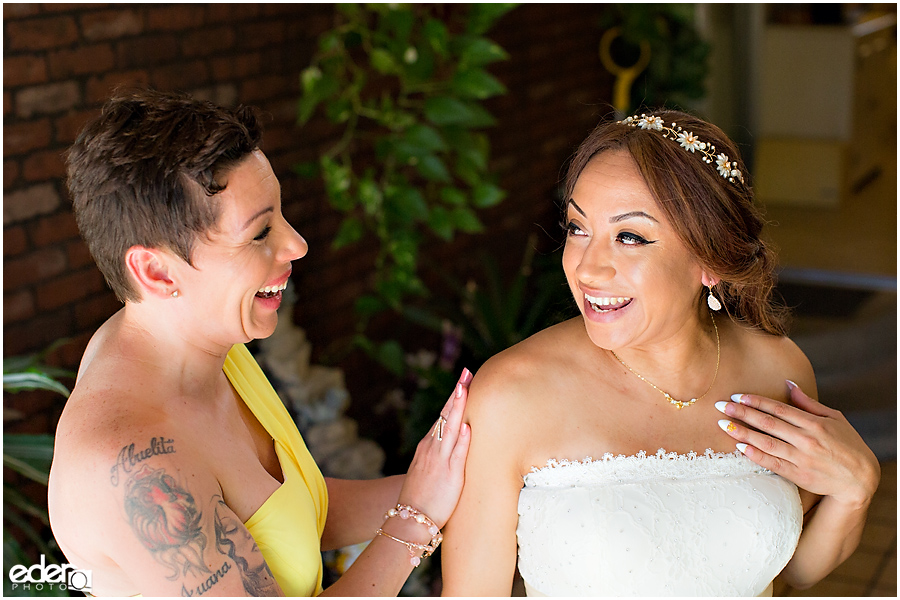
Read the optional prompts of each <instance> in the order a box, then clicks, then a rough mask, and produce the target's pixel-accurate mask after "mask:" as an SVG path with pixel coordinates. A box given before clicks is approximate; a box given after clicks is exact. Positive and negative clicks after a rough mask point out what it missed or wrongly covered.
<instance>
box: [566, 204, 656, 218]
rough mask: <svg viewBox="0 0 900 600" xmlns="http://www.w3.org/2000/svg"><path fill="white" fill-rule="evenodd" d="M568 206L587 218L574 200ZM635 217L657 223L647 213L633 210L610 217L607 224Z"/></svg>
mask: <svg viewBox="0 0 900 600" xmlns="http://www.w3.org/2000/svg"><path fill="white" fill-rule="evenodd" d="M568 204H571V205H572V208H574V209H575V210H577V211H578V212H579V213H581V216H583V217H584V218H587V215H586V214H585V213H584V211H583V210H581V207H580V206H578V204H576V203H575V201H574V200H572V199H571V198H569V201H568V203H567V205H568ZM635 217H644V218H645V219H649V220H651V221H653V222H654V223H659V221H657V220H656V219H654V218H653V217H651V216H650V215H648V214H647V213H645V212H644V211H642V210H633V211H631V212H627V213H624V214H621V215H616V216H614V217H610V218H609V222H610V223H618V222H620V221H625V220H626V219H633V218H635Z"/></svg>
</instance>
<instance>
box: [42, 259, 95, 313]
mask: <svg viewBox="0 0 900 600" xmlns="http://www.w3.org/2000/svg"><path fill="white" fill-rule="evenodd" d="M103 285H104V283H103V276H102V275H101V274H100V271H98V270H97V269H87V270H84V271H80V272H78V273H72V274H71V275H66V276H64V277H60V278H59V279H54V280H53V281H52V282H50V283H44V284H41V285H39V286H38V287H37V291H36V295H37V307H38V310H41V311H47V310H52V309H54V308H59V307H61V306H65V305H66V304H71V303H72V302H74V301H76V300H81V299H82V298H86V297H87V296H89V295H91V294H92V293H94V292H97V291H100V290H102V289H103Z"/></svg>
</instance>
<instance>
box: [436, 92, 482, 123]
mask: <svg viewBox="0 0 900 600" xmlns="http://www.w3.org/2000/svg"><path fill="white" fill-rule="evenodd" d="M425 118H427V119H428V120H429V121H431V122H432V123H434V124H435V125H459V124H463V123H466V122H467V121H468V120H470V119H471V118H472V111H471V109H470V107H469V105H468V104H466V103H465V102H461V101H460V100H457V99H456V98H452V97H449V96H437V97H434V98H428V99H427V100H426V101H425Z"/></svg>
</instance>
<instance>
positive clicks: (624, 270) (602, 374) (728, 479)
mask: <svg viewBox="0 0 900 600" xmlns="http://www.w3.org/2000/svg"><path fill="white" fill-rule="evenodd" d="M566 194H567V195H566V205H565V208H564V210H565V227H566V230H567V240H566V245H565V250H564V252H563V260H562V262H563V269H564V271H565V274H566V277H567V280H568V283H569V287H570V290H571V292H572V295H573V296H574V298H575V301H576V303H577V304H578V307H579V309H580V311H581V315H580V316H579V317H577V318H574V319H571V320H569V321H566V322H564V323H561V324H559V325H556V326H554V327H551V328H549V329H546V330H544V331H542V332H540V333H538V334H536V335H535V336H533V337H531V338H529V339H527V340H525V341H523V342H522V343H520V344H518V345H516V346H514V347H512V348H510V349H508V350H506V351H505V352H503V353H501V354H499V355H497V356H495V357H494V358H492V359H491V360H490V361H488V362H487V363H486V364H485V365H484V367H483V368H482V369H481V370H480V371H479V372H478V373H477V375H476V377H475V379H474V381H473V383H472V386H471V389H470V395H469V404H468V408H467V410H466V421H467V422H469V423H470V425H471V427H472V444H471V448H470V452H469V458H468V463H467V467H466V483H465V488H464V490H463V494H462V497H461V499H460V502H459V505H458V507H457V509H456V512H455V513H454V515H453V517H452V519H451V520H450V522H449V523H448V525H447V529H446V531H445V538H444V540H445V541H444V549H443V571H444V575H443V576H444V593H445V594H446V595H453V596H463V595H478V596H486V595H509V593H510V589H511V585H512V581H513V575H514V572H515V569H516V563H517V561H516V558H517V546H518V568H519V571H520V573H521V575H522V577H523V579H524V581H525V585H526V591H527V592H528V594H529V595H638V596H656V595H681V596H693V595H723V596H724V595H745V596H753V595H771V593H772V585H771V584H772V580H773V579H774V578H775V576H776V575H778V574H779V573H781V574H782V575H783V576H784V578H785V580H786V581H787V582H788V583H789V584H790V585H792V586H794V587H797V588H805V587H809V586H811V585H812V584H814V583H815V582H817V581H819V580H820V579H821V578H822V577H824V576H825V575H827V574H828V573H829V572H831V570H833V569H834V568H835V567H836V566H837V565H838V564H840V563H841V562H842V561H843V560H844V559H846V558H847V557H848V556H849V555H850V554H851V553H852V552H853V550H854V549H855V548H856V546H857V544H858V542H859V538H860V535H861V533H862V528H863V525H864V523H865V514H866V510H867V507H868V504H869V502H870V500H871V498H872V494H873V493H874V491H875V489H876V487H877V485H878V481H879V478H880V472H879V467H878V462H877V460H876V459H875V457H874V455H873V454H872V452H871V451H870V450H869V449H868V448H867V447H866V446H865V444H864V443H863V441H862V440H861V438H860V437H859V436H858V434H857V433H856V432H855V431H854V430H853V429H852V427H851V426H850V425H849V424H848V423H847V421H846V419H844V417H843V416H842V415H841V414H840V413H839V412H838V411H835V410H831V409H829V408H826V407H824V406H822V405H821V404H818V403H817V402H816V401H815V400H812V399H811V398H810V397H809V396H807V395H806V394H805V393H804V392H803V391H801V389H802V390H805V391H806V392H807V393H809V394H811V395H813V396H815V393H816V383H815V378H814V375H813V370H812V367H811V366H810V363H809V361H808V360H807V358H806V357H805V356H804V355H803V353H802V352H801V351H800V350H799V349H798V348H797V346H796V345H795V344H794V343H793V342H791V341H790V340H789V339H788V338H787V337H785V325H784V321H783V315H782V313H781V312H779V310H777V309H776V308H775V307H774V305H773V304H772V302H771V292H772V288H773V282H774V276H773V270H774V256H773V254H772V251H771V250H770V249H769V248H767V247H766V245H765V244H764V243H763V242H762V241H761V239H760V231H761V229H762V220H761V218H760V217H759V215H758V213H757V211H756V209H755V208H754V206H753V196H752V192H751V189H750V187H749V182H748V180H747V179H746V178H745V175H744V167H743V165H742V164H741V162H740V159H739V157H738V152H737V149H736V148H735V146H734V145H733V144H732V143H731V141H730V140H728V139H727V137H726V136H725V135H724V134H723V133H722V132H721V130H719V129H718V128H717V127H715V126H713V125H710V124H708V123H705V122H704V121H701V120H699V119H697V118H695V117H693V116H690V115H687V114H684V113H680V112H674V111H666V112H657V113H655V114H652V115H649V116H646V115H641V116H639V117H630V118H628V119H625V120H624V121H621V122H608V123H603V124H601V125H600V126H599V127H598V128H597V129H596V130H595V131H594V132H593V133H592V134H591V135H590V136H589V137H588V138H587V140H585V142H583V143H582V145H581V147H580V148H579V150H578V152H577V154H576V155H575V157H574V159H573V162H572V165H571V167H570V170H569V173H568V176H567V179H566ZM794 382H796V383H794ZM736 392H737V393H736ZM723 413H724V415H723ZM717 424H718V426H717Z"/></svg>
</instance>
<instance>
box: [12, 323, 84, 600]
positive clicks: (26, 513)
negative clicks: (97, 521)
mask: <svg viewBox="0 0 900 600" xmlns="http://www.w3.org/2000/svg"><path fill="white" fill-rule="evenodd" d="M67 341H68V340H60V341H58V342H56V343H55V344H53V345H52V346H50V347H49V348H47V350H44V351H43V352H40V353H38V354H32V355H28V356H18V357H10V358H4V359H3V391H4V393H17V392H21V391H26V390H38V389H41V390H49V391H52V392H55V393H57V394H60V395H62V396H63V397H65V398H68V397H69V389H68V388H67V387H66V386H65V385H63V384H62V383H60V381H59V379H64V378H72V377H74V375H75V374H74V373H72V372H71V371H68V370H65V369H59V368H57V367H52V366H49V365H46V364H43V360H44V358H45V356H46V355H47V354H48V353H49V352H51V351H52V350H54V349H55V348H57V347H59V346H60V345H62V344H64V343H66V342H67ZM4 419H5V414H4ZM52 458H53V436H52V435H50V434H49V433H44V434H25V433H23V434H11V433H4V434H3V469H4V470H6V469H10V470H12V471H15V472H16V473H19V474H20V475H22V476H23V477H26V478H27V479H29V480H31V481H35V482H37V483H40V484H41V485H45V486H46V485H47V480H48V477H49V474H50V461H51V460H52ZM10 479H11V478H8V477H5V476H4V481H3V565H4V573H8V571H9V567H10V566H11V565H16V564H21V565H29V564H31V563H32V562H33V560H34V557H32V556H30V555H29V553H28V552H27V551H26V549H25V548H24V547H23V546H22V544H21V543H20V540H27V541H28V542H30V543H31V544H32V545H33V546H34V548H36V549H37V552H38V553H40V554H44V555H46V556H47V558H48V561H51V562H52V561H54V560H57V559H58V558H59V553H58V547H57V545H56V541H55V540H53V539H52V538H51V539H50V540H47V539H46V538H45V537H44V536H43V535H42V534H41V532H40V531H38V529H37V528H35V526H34V525H33V520H34V519H37V521H39V522H40V523H41V524H42V525H43V526H44V527H45V528H46V527H49V526H50V518H49V515H48V514H47V508H46V504H45V503H38V502H35V501H34V500H32V499H31V498H29V497H28V496H26V495H25V494H23V493H22V492H21V491H20V490H19V489H18V488H17V487H16V486H15V485H13V484H12V483H11V482H10ZM44 587H45V589H43V590H36V589H31V590H23V589H21V588H19V589H15V590H13V589H12V586H11V584H10V581H9V578H8V577H6V576H5V577H4V579H3V594H4V596H8V595H19V596H21V595H42V596H66V595H67V593H66V592H65V591H62V590H59V589H49V586H44Z"/></svg>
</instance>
